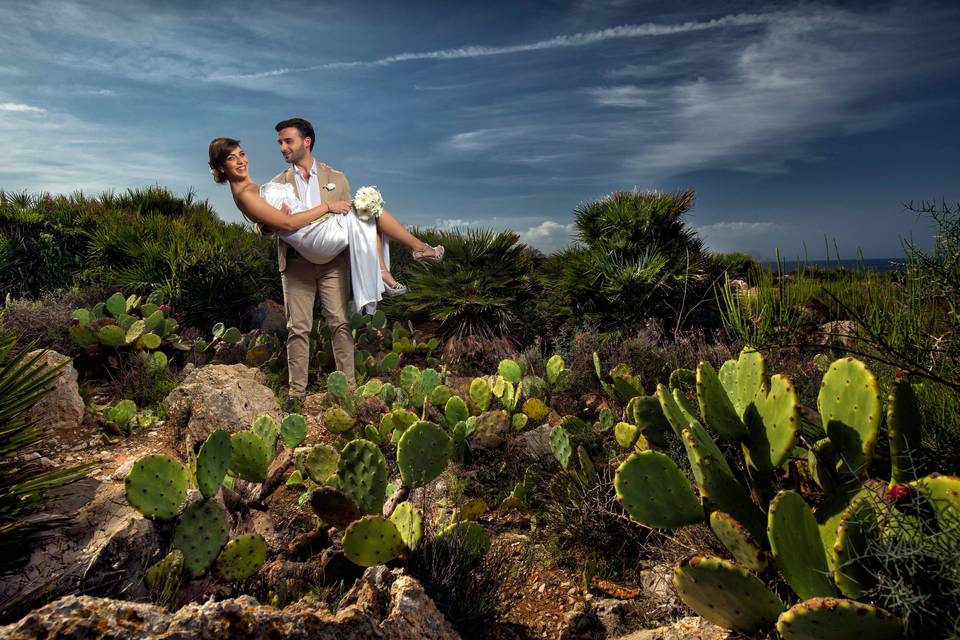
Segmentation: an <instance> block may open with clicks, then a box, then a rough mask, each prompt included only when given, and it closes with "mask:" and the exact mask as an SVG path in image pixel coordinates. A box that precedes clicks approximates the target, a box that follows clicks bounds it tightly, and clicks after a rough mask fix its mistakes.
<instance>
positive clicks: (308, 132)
mask: <svg viewBox="0 0 960 640" xmlns="http://www.w3.org/2000/svg"><path fill="white" fill-rule="evenodd" d="M287 127H294V128H295V129H296V130H297V131H299V132H300V137H301V138H310V152H311V153H313V145H314V144H316V142H317V136H316V134H315V133H314V132H313V125H312V124H310V123H309V122H307V121H306V120H304V119H303V118H290V119H289V120H281V121H280V122H278V123H277V126H276V127H275V129H276V130H277V133H280V132H281V131H282V130H284V129H286V128H287Z"/></svg>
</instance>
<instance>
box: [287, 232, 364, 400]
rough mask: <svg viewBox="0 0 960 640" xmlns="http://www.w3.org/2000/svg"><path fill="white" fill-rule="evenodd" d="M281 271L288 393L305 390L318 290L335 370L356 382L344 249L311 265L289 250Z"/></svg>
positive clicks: (347, 259) (345, 253)
mask: <svg viewBox="0 0 960 640" xmlns="http://www.w3.org/2000/svg"><path fill="white" fill-rule="evenodd" d="M286 267H287V268H286V269H284V270H283V273H282V274H281V280H282V282H283V306H284V309H285V311H286V314H287V367H288V370H289V373H290V378H289V379H290V395H291V396H302V395H303V394H304V393H305V392H306V390H307V372H308V368H309V362H310V329H311V327H312V326H313V302H314V298H315V296H316V294H317V291H319V292H320V304H321V307H322V308H323V317H324V318H325V319H326V321H327V326H328V327H330V336H331V342H332V343H333V357H334V360H336V363H337V370H339V371H342V372H343V373H345V374H346V375H347V379H348V380H349V381H350V384H351V386H353V385H355V384H356V380H355V378H354V368H353V367H354V365H353V350H354V345H353V334H352V332H351V330H350V317H349V314H348V311H347V309H348V307H347V305H348V303H349V299H350V258H349V256H348V255H347V252H346V250H344V251H343V252H341V253H340V255H338V256H337V257H336V258H334V259H333V260H331V261H330V262H328V263H326V264H314V263H312V262H310V261H308V260H306V259H304V258H303V257H301V256H299V255H297V254H295V253H294V252H291V253H290V257H288V258H287V265H286Z"/></svg>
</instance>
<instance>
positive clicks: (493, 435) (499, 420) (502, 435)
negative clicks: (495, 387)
mask: <svg viewBox="0 0 960 640" xmlns="http://www.w3.org/2000/svg"><path fill="white" fill-rule="evenodd" d="M509 434H510V416H509V415H507V412H506V411H503V410H499V411H485V412H483V413H481V414H480V417H479V419H478V420H477V430H476V432H475V433H474V434H473V439H472V440H470V446H471V447H473V448H474V449H496V448H497V447H500V446H502V445H503V443H504V442H506V441H507V436H508V435H509Z"/></svg>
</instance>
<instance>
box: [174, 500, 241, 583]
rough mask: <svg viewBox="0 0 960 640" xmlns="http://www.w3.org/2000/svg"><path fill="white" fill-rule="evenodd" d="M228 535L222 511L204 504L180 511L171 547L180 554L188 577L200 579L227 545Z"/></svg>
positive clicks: (220, 508)
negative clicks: (181, 553)
mask: <svg viewBox="0 0 960 640" xmlns="http://www.w3.org/2000/svg"><path fill="white" fill-rule="evenodd" d="M229 533H230V532H229V530H228V528H227V514H226V513H224V511H223V507H221V506H220V505H219V504H217V503H216V502H212V501H210V500H204V501H202V502H197V503H195V504H193V505H191V506H190V507H187V509H186V510H184V512H183V515H181V516H180V520H179V521H178V522H177V528H176V530H175V531H174V532H173V546H174V548H176V549H179V550H180V551H181V552H183V561H184V564H185V566H186V567H187V569H188V570H189V571H190V574H191V575H192V576H194V577H197V576H202V575H203V574H204V573H206V572H207V569H209V568H210V565H211V564H212V563H213V561H214V560H216V558H217V555H218V554H219V553H220V549H222V548H223V545H225V544H226V543H227V538H229V537H230V536H229Z"/></svg>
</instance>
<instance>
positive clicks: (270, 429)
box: [252, 415, 280, 460]
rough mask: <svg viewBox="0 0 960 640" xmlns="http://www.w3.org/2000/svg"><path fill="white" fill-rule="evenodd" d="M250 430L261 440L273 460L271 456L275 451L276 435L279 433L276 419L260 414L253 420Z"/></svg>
mask: <svg viewBox="0 0 960 640" xmlns="http://www.w3.org/2000/svg"><path fill="white" fill-rule="evenodd" d="M252 431H253V432H254V433H255V434H257V436H259V438H260V439H261V440H263V444H264V445H265V446H266V447H267V452H268V453H269V454H270V459H271V460H273V456H274V455H275V454H276V453H277V436H279V435H280V431H279V430H278V429H277V421H276V420H274V419H273V418H272V417H271V416H268V415H262V416H260V417H259V418H257V419H256V420H254V421H253V428H252Z"/></svg>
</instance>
